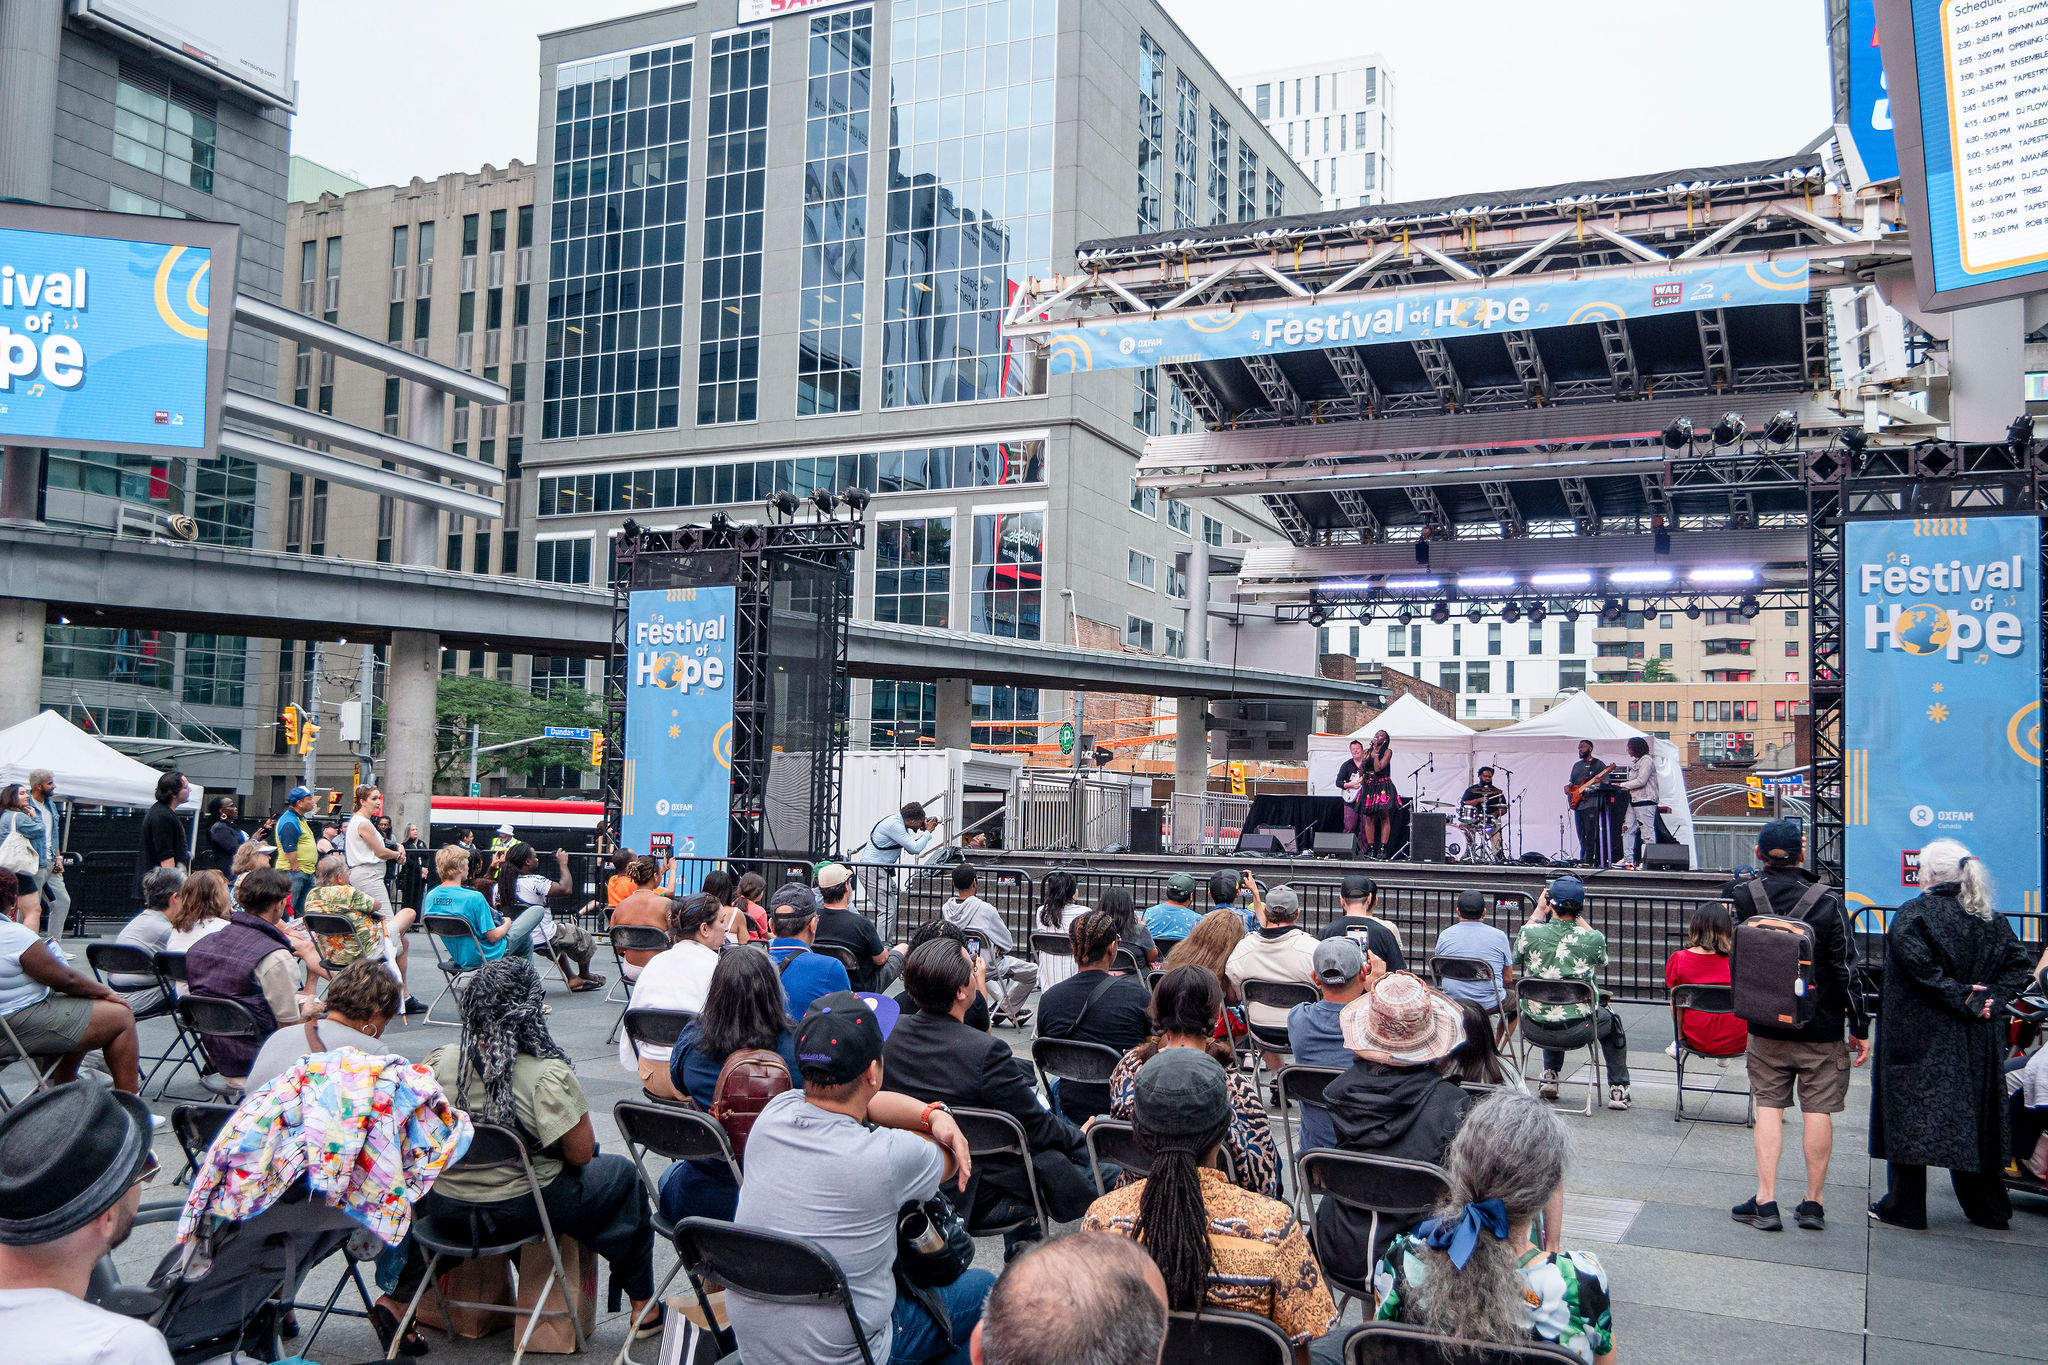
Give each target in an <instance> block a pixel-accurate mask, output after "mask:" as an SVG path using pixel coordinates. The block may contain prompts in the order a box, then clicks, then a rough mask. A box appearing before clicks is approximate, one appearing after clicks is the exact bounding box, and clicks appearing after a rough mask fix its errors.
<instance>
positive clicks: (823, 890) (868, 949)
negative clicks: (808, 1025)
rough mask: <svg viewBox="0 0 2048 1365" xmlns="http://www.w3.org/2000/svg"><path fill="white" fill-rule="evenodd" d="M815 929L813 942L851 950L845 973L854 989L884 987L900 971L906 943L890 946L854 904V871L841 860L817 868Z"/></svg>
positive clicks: (891, 981) (906, 948) (881, 989)
mask: <svg viewBox="0 0 2048 1365" xmlns="http://www.w3.org/2000/svg"><path fill="white" fill-rule="evenodd" d="M818 900H819V902H820V907H821V908H820V909H819V911H818V932H817V936H816V940H815V941H816V942H818V943H830V944H832V945H834V946H835V947H840V948H844V949H846V950H847V951H848V952H849V953H851V954H853V964H854V965H853V969H852V970H851V971H849V972H848V973H847V977H848V978H849V979H850V980H851V981H852V982H853V988H854V989H855V990H857V991H876V992H880V991H886V990H888V989H889V987H890V986H892V985H894V984H895V983H896V978H897V977H899V976H901V975H903V957H904V954H906V953H908V952H909V951H910V949H909V947H908V946H907V945H905V944H901V943H899V944H897V945H896V946H895V948H894V949H891V948H890V947H889V945H888V944H886V943H884V942H882V936H881V935H880V934H879V933H877V932H876V931H875V926H874V925H873V924H872V923H870V922H869V921H868V918H867V916H865V915H862V914H860V913H858V912H857V911H855V910H854V908H853V871H852V869H851V868H848V867H846V866H845V865H844V864H842V863H826V864H825V865H824V866H823V867H821V868H819V869H818Z"/></svg>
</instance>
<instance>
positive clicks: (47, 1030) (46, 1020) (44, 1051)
mask: <svg viewBox="0 0 2048 1365" xmlns="http://www.w3.org/2000/svg"><path fill="white" fill-rule="evenodd" d="M169 870H170V869H168V868H151V869H150V871H152V872H156V871H169ZM211 875H212V876H213V877H214V878H215V879H216V880H218V879H219V876H220V874H219V873H217V872H216V873H213V874H211ZM15 881H16V879H15V876H14V874H13V873H11V872H5V871H0V1015H4V1016H6V1019H7V1026H8V1028H10V1029H12V1030H13V1031H14V1037H15V1039H16V1041H18V1042H19V1043H20V1045H21V1049H22V1051H23V1052H25V1053H26V1054H28V1055H29V1056H30V1057H55V1058H57V1065H56V1068H55V1070H53V1071H51V1073H50V1079H51V1081H52V1082H54V1083H56V1084H59V1085H61V1084H63V1083H64V1082H66V1081H71V1080H75V1079H77V1076H78V1064H79V1063H80V1062H82V1061H84V1060H85V1054H86V1053H88V1052H97V1053H99V1054H100V1056H101V1057H103V1058H104V1059H105V1060H106V1063H107V1074H108V1075H110V1076H112V1077H113V1080H114V1087H115V1089H117V1090H125V1091H127V1092H128V1093H130V1094H134V1093H135V1091H136V1090H138V1089H139V1088H140V1087H141V1080H142V1075H141V1072H140V1070H139V1069H138V1067H139V1064H140V1057H141V1045H140V1043H138V1042H137V1040H136V1036H135V1012H134V1011H133V1010H131V1009H129V1008H128V1005H127V1002H126V1001H124V1000H122V999H121V995H120V993H119V992H118V991H116V990H115V989H114V988H113V987H112V986H109V985H106V984H104V983H102V982H99V981H95V980H93V978H91V977H89V976H86V975H83V974H82V973H79V972H75V971H73V970H72V969H71V965H70V963H68V962H66V961H65V960H64V959H63V958H62V957H61V956H59V954H58V951H57V949H56V948H55V947H53V946H52V945H50V944H48V943H45V942H43V940H42V939H41V938H39V937H37V936H36V931H35V930H33V929H31V928H29V927H28V926H27V925H26V924H23V923H22V922H21V921H20V920H18V919H16V918H15V906H16V898H17V892H16V891H15ZM5 1043H6V1038H5V1036H4V1035H0V1044H5ZM10 1050H11V1049H10ZM0 1207H4V1206H0Z"/></svg>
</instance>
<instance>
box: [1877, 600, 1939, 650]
mask: <svg viewBox="0 0 2048 1365" xmlns="http://www.w3.org/2000/svg"><path fill="white" fill-rule="evenodd" d="M1952 629H1953V627H1951V626H1950V624H1949V619H1948V613H1947V612H1946V611H1943V610H1942V609H1941V608H1940V607H1937V606H1935V605H1934V604H1933V603H1931V602H1915V603H1914V604H1913V605H1912V606H1910V607H1907V608H1905V609H1904V610H1903V611H1901V612H1900V613H1899V623H1898V626H1897V628H1896V629H1894V630H1893V632H1892V639H1893V640H1894V641H1895V642H1896V643H1897V644H1898V647H1899V648H1900V649H1903V650H1905V651H1906V652H1907V653H1908V654H1939V653H1941V651H1942V650H1944V649H1947V648H1948V642H1949V635H1950V632H1951V630H1952Z"/></svg>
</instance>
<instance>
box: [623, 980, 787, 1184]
mask: <svg viewBox="0 0 2048 1365" xmlns="http://www.w3.org/2000/svg"><path fill="white" fill-rule="evenodd" d="M748 1051H757V1052H772V1053H774V1054H775V1055H776V1056H778V1057H780V1058H781V1059H782V1064H783V1065H784V1066H785V1067H787V1068H788V1069H789V1079H790V1083H791V1084H792V1085H793V1086H798V1087H801V1085H802V1084H803V1082H802V1078H801V1073H800V1068H799V1067H798V1065H797V1057H796V1035H795V1033H794V1032H793V1031H792V1030H791V1028H790V1023H789V1016H788V1015H786V1014H784V1013H783V1012H782V983H781V982H780V981H779V980H777V979H776V976H775V968H774V967H773V966H771V965H770V964H769V961H768V955H767V954H766V953H737V952H735V953H726V954H723V955H722V956H720V958H719V959H718V969H717V970H716V971H714V972H713V973H712V974H711V987H710V990H709V991H708V992H707V993H706V994H705V996H704V1006H703V1009H702V1010H701V1011H700V1012H699V1014H698V1016H697V1018H696V1019H694V1020H692V1021H691V1022H690V1024H689V1025H688V1026H686V1027H685V1028H684V1029H683V1034H682V1037H680V1038H678V1039H677V1040H676V1046H675V1049H674V1051H673V1052H672V1053H671V1054H670V1056H669V1061H668V1077H667V1079H668V1083H669V1091H670V1093H671V1096H672V1098H675V1099H684V1100H688V1101H690V1102H693V1103H694V1104H695V1105H696V1106H697V1107H698V1108H699V1109H701V1110H703V1111H704V1112H705V1113H707V1114H708V1113H711V1112H712V1106H713V1103H714V1101H715V1100H716V1098H717V1090H718V1077H719V1073H720V1071H722V1070H723V1069H724V1067H725V1064H726V1062H727V1061H728V1060H730V1059H731V1058H732V1057H733V1056H735V1055H737V1054H739V1053H742V1052H748ZM642 1083H643V1084H645V1082H642ZM657 1093H659V1092H657ZM734 1155H735V1156H736V1157H737V1158H738V1159H739V1160H741V1161H745V1160H746V1152H745V1150H744V1149H741V1150H738V1151H735V1152H734ZM739 1197H740V1187H739V1186H738V1185H737V1184H735V1183H734V1181H733V1178H732V1171H731V1169H730V1168H728V1167H727V1166H726V1164H725V1163H724V1162H723V1161H678V1162H676V1163H675V1164H674V1165H673V1166H670V1167H669V1168H668V1170H667V1172H666V1173H664V1174H663V1176H662V1177H661V1191H660V1198H661V1216H662V1217H664V1218H666V1219H668V1220H669V1221H671V1222H674V1221H675V1220H676V1219H679V1218H691V1217H703V1218H724V1219H730V1218H731V1217H732V1215H733V1209H734V1207H735V1206H736V1205H737V1204H738V1203H739Z"/></svg>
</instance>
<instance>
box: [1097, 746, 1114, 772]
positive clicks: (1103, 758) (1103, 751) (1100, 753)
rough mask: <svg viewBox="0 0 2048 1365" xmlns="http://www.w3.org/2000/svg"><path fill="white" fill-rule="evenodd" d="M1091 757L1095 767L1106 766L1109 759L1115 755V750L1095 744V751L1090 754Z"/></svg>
mask: <svg viewBox="0 0 2048 1365" xmlns="http://www.w3.org/2000/svg"><path fill="white" fill-rule="evenodd" d="M1092 757H1093V758H1094V759H1095V766H1096V767H1098V768H1107V767H1108V766H1109V764H1110V760H1112V759H1114V758H1115V757H1116V750H1114V749H1108V748H1104V747H1103V746H1102V745H1099V744H1098V745H1096V746H1095V752H1094V754H1093V755H1092Z"/></svg>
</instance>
